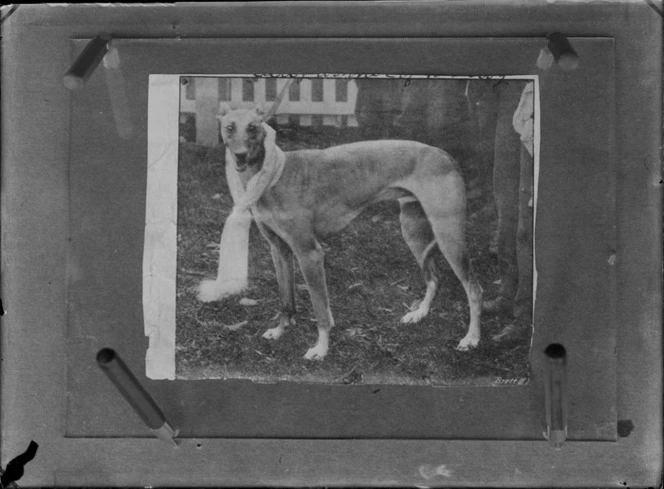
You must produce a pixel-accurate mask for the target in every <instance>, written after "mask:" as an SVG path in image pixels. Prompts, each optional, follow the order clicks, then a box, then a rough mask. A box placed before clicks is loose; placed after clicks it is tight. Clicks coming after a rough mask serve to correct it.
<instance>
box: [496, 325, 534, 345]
mask: <svg viewBox="0 0 664 489" xmlns="http://www.w3.org/2000/svg"><path fill="white" fill-rule="evenodd" d="M530 330H531V327H530V325H528V324H525V323H521V322H513V323H510V324H508V325H507V326H505V327H504V328H503V330H502V331H501V332H500V333H498V334H496V335H493V336H492V337H491V339H492V340H493V342H494V343H511V342H515V341H523V340H525V339H527V338H528V335H529V334H530Z"/></svg>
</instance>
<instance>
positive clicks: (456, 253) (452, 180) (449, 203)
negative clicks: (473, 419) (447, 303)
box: [412, 172, 482, 350]
mask: <svg viewBox="0 0 664 489" xmlns="http://www.w3.org/2000/svg"><path fill="white" fill-rule="evenodd" d="M412 190H413V192H414V193H415V195H416V197H417V198H418V199H419V200H420V202H421V204H422V207H423V209H424V212H426V214H427V216H428V218H429V222H430V223H431V228H432V231H433V234H434V236H435V237H436V241H437V242H438V247H439V248H440V250H441V251H442V253H443V255H444V256H445V258H446V259H447V261H448V262H449V264H450V266H451V267H452V270H453V271H454V274H455V275H456V276H457V278H458V279H459V281H460V282H461V284H462V285H463V288H464V290H465V291H466V296H467V298H468V305H469V307H470V322H469V325H468V332H467V333H466V336H464V338H463V339H462V340H461V341H460V342H459V345H458V346H457V350H468V349H469V348H474V347H475V346H477V344H478V343H479V341H480V316H481V313H482V287H481V286H480V285H479V283H478V282H477V280H476V279H475V278H474V276H473V274H472V270H471V267H470V260H469V257H468V252H467V249H466V226H465V223H466V205H465V196H464V183H463V180H462V178H461V175H459V174H458V173H457V172H452V173H449V174H447V175H445V176H444V177H442V178H440V179H437V180H433V179H432V180H429V181H427V182H426V183H420V185H419V186H418V188H413V189H412Z"/></svg>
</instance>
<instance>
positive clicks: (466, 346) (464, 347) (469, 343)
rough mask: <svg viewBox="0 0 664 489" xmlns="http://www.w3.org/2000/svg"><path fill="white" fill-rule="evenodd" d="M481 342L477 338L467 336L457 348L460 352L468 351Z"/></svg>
mask: <svg viewBox="0 0 664 489" xmlns="http://www.w3.org/2000/svg"><path fill="white" fill-rule="evenodd" d="M479 342H480V339H479V338H478V337H477V336H471V335H466V336H465V337H464V338H463V339H462V340H461V341H459V345H458V346H457V347H456V349H457V350H458V351H468V350H470V349H471V348H475V347H476V346H477V345H478V344H479Z"/></svg>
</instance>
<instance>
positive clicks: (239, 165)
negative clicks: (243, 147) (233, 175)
mask: <svg viewBox="0 0 664 489" xmlns="http://www.w3.org/2000/svg"><path fill="white" fill-rule="evenodd" d="M233 157H234V158H235V169H236V170H237V171H238V172H240V173H242V172H243V171H245V170H246V169H247V166H249V163H248V162H247V153H233Z"/></svg>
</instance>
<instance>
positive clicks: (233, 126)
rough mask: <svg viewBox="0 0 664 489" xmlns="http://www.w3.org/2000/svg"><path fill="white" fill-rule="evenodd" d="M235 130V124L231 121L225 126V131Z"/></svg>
mask: <svg viewBox="0 0 664 489" xmlns="http://www.w3.org/2000/svg"><path fill="white" fill-rule="evenodd" d="M233 131H235V124H233V123H231V124H228V125H227V126H226V132H229V133H230V132H233Z"/></svg>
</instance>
